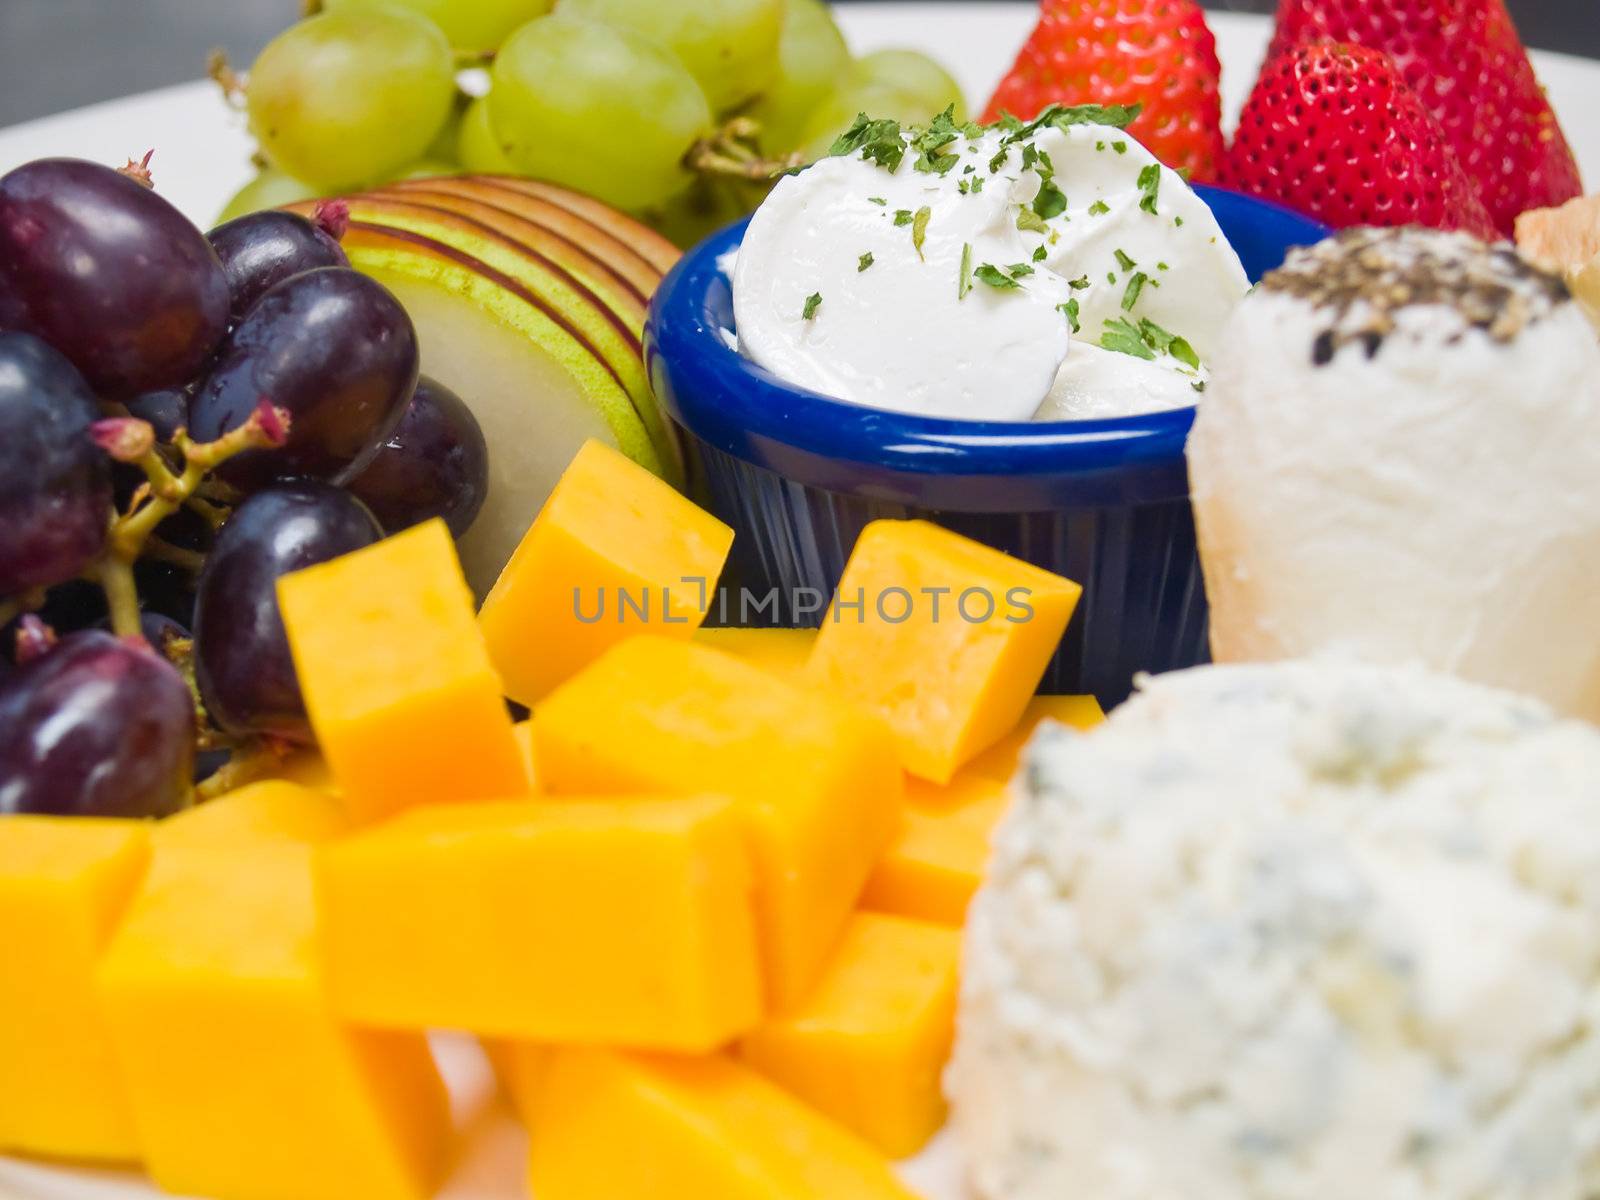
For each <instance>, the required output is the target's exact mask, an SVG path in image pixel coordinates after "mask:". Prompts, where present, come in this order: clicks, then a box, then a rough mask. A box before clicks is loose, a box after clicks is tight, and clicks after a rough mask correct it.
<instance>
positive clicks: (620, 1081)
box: [528, 1049, 916, 1200]
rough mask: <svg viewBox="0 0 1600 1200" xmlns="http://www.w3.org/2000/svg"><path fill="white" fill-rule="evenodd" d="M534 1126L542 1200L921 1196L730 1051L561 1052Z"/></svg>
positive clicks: (885, 1199) (550, 1069)
mask: <svg viewBox="0 0 1600 1200" xmlns="http://www.w3.org/2000/svg"><path fill="white" fill-rule="evenodd" d="M528 1131H529V1135H530V1139H531V1150H530V1156H529V1164H530V1170H529V1177H530V1180H531V1183H532V1191H533V1195H534V1196H536V1197H537V1198H538V1200H916V1196H915V1194H914V1193H913V1192H911V1191H910V1190H909V1189H907V1188H906V1187H904V1186H903V1185H902V1184H900V1183H899V1182H898V1181H897V1180H896V1179H895V1176H894V1172H893V1171H892V1169H891V1168H890V1166H889V1162H888V1160H887V1159H885V1158H884V1157H883V1156H882V1155H881V1154H879V1153H878V1152H877V1151H876V1150H874V1149H873V1148H872V1147H871V1146H869V1145H868V1144H867V1143H866V1142H864V1141H862V1140H861V1139H860V1138H858V1137H856V1136H855V1135H854V1134H852V1133H850V1132H849V1131H848V1130H846V1129H844V1128H842V1127H841V1126H839V1125H836V1124H835V1123H834V1122H832V1121H830V1120H828V1119H827V1118H826V1117H824V1116H821V1115H819V1114H818V1113H816V1112H815V1111H813V1110H812V1109H811V1108H809V1107H807V1106H806V1105H805V1104H804V1103H802V1102H801V1101H799V1100H797V1099H795V1098H794V1097H792V1096H790V1095H789V1094H788V1093H787V1092H785V1091H784V1090H783V1089H781V1088H779V1087H778V1086H777V1085H776V1084H773V1083H771V1082H769V1081H768V1080H766V1079H764V1078H763V1077H762V1076H761V1075H760V1074H758V1073H757V1072H755V1071H753V1070H751V1069H750V1068H749V1067H747V1066H744V1065H743V1064H741V1063H738V1062H735V1061H733V1060H732V1059H729V1058H726V1057H723V1056H720V1055H717V1056H712V1057H707V1058H658V1057H650V1056H644V1055H630V1054H625V1053H621V1052H618V1051H614V1050H603V1049H564V1050H556V1051H555V1052H554V1053H553V1054H552V1055H551V1060H550V1062H549V1064H548V1065H547V1066H546V1068H545V1072H544V1077H543V1079H542V1081H541V1085H540V1087H539V1090H538V1097H537V1101H536V1103H535V1105H534V1111H533V1112H532V1113H531V1114H530V1116H529V1119H528Z"/></svg>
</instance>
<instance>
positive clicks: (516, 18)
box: [323, 0, 555, 51]
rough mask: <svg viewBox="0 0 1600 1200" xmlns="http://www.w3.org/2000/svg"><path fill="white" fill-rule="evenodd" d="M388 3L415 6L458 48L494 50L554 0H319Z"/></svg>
mask: <svg viewBox="0 0 1600 1200" xmlns="http://www.w3.org/2000/svg"><path fill="white" fill-rule="evenodd" d="M380 3H381V4H389V5H395V6H398V7H401V8H410V9H415V10H416V11H417V12H419V13H421V14H422V15H423V16H425V17H427V18H428V19H429V20H430V21H432V22H433V23H434V24H435V25H437V26H438V27H439V28H440V29H442V30H444V35H445V36H446V37H447V38H449V39H450V44H451V45H452V46H455V47H456V48H457V49H460V50H468V51H486V50H497V49H499V47H500V43H501V42H503V41H505V40H506V38H508V37H510V36H511V34H512V33H513V32H515V31H516V30H517V28H518V27H520V26H522V25H526V24H527V23H528V22H529V21H531V20H533V19H534V18H535V17H542V16H544V14H545V13H547V12H549V11H550V9H551V7H552V5H554V3H555V0H323V5H324V7H326V8H329V9H335V10H337V9H341V8H355V7H358V6H361V5H366V6H369V7H370V6H372V5H373V4H380Z"/></svg>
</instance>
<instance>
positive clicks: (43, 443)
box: [0, 159, 488, 817]
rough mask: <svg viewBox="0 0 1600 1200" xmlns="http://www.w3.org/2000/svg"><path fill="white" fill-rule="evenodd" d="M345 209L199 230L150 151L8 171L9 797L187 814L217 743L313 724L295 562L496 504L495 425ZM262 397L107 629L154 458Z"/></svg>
mask: <svg viewBox="0 0 1600 1200" xmlns="http://www.w3.org/2000/svg"><path fill="white" fill-rule="evenodd" d="M141 176H142V177H141ZM344 226H345V211H344V209H343V206H341V205H338V204H336V203H335V204H332V205H329V206H326V207H325V208H324V209H322V210H319V212H318V214H317V216H316V218H315V219H312V220H308V219H306V218H304V217H300V216H296V215H293V214H290V213H284V212H264V213H257V214H253V215H251V216H247V217H241V218H239V219H238V220H235V221H230V222H229V223H227V224H225V225H223V226H221V227H219V228H217V229H215V230H213V231H212V232H211V233H210V234H209V235H206V234H202V233H201V232H200V231H199V230H197V229H196V228H195V227H194V226H192V225H191V224H190V223H189V222H188V221H187V220H186V219H185V218H184V217H183V216H182V214H180V213H179V212H178V210H177V209H175V208H173V207H172V206H171V205H170V204H168V203H167V202H166V201H165V200H163V199H162V198H161V197H160V196H159V195H157V194H156V192H155V191H153V190H152V189H151V188H150V187H149V181H148V176H147V175H143V173H142V172H141V171H140V170H139V169H138V168H135V167H133V166H132V164H130V168H129V169H125V170H124V171H115V170H111V169H110V168H107V167H103V166H99V165H96V164H93V163H88V162H82V161H77V160H69V159H43V160H40V161H37V162H33V163H29V164H27V165H25V166H23V167H19V168H17V169H16V170H15V171H12V172H11V173H10V174H8V175H6V176H4V177H3V178H0V606H3V608H4V611H5V613H6V615H7V616H9V617H13V618H14V619H12V620H11V621H10V623H9V625H7V626H6V627H5V629H4V632H3V635H0V643H3V644H0V814H5V813H18V812H43V813H57V814H81V815H92V816H138V817H160V816H165V815H168V814H170V813H172V812H175V811H177V810H179V809H181V808H183V807H185V806H187V805H188V804H189V803H190V802H191V800H192V797H193V794H194V785H195V782H196V767H195V764H196V762H197V760H198V761H201V762H204V763H208V764H210V765H212V766H214V765H215V761H216V759H217V755H216V754H215V753H210V754H198V755H197V749H200V748H206V747H211V746H214V745H220V746H223V747H230V746H231V747H250V746H258V745H260V744H262V743H263V742H270V743H271V744H273V745H278V746H281V745H283V744H285V743H289V744H293V743H310V742H311V740H312V738H311V732H310V728H309V725H308V723H307V720H306V713H305V705H304V702H303V700H302V698H301V695H300V688H299V685H298V682H297V680H296V678H295V669H294V663H293V661H292V659H291V657H290V653H289V646H288V641H287V638H286V637H285V633H284V628H283V622H282V619H281V617H280V615H279V612H278V605H277V598H276V585H277V581H278V579H279V578H280V577H281V576H282V575H284V574H286V573H287V572H290V571H294V570H298V569H300V568H302V567H306V566H310V565H312V564H314V563H318V562H323V561H326V560H328V559H331V558H334V557H337V556H338V555H341V554H345V553H348V552H350V551H352V550H356V549H359V548H361V547H362V546H366V545H369V544H371V543H372V542H374V541H377V540H378V539H380V538H382V537H384V536H385V534H386V533H395V532H398V531H399V530H401V529H403V528H406V527H408V526H410V525H413V524H415V523H417V522H419V521H422V520H427V519H429V518H432V517H443V518H445V520H446V521H447V522H448V523H449V525H450V527H451V530H452V532H454V533H455V534H456V535H457V536H460V534H461V533H463V532H464V531H465V530H466V528H467V526H469V525H470V524H471V523H472V520H473V518H474V517H475V516H476V515H477V512H478V509H479V508H480V507H481V506H482V503H483V500H484V496H485V493H486V490H487V486H488V458H487V449H486V447H485V445H484V439H483V434H482V432H481V430H480V429H479V428H478V425H477V422H476V421H475V420H474V419H473V417H472V414H471V412H470V411H469V410H468V408H467V406H466V405H465V404H464V403H463V402H462V401H461V400H460V398H459V397H457V396H455V395H454V394H453V393H451V392H450V391H448V390H447V389H445V388H443V387H442V386H440V385H439V384H437V383H434V382H432V381H430V380H428V379H426V378H420V377H419V375H418V347H417V337H416V331H415V329H414V328H413V326H412V324H411V320H410V318H409V317H408V316H407V315H406V312H405V310H404V309H403V308H402V307H401V305H400V304H399V302H398V301H397V300H396V299H395V298H394V297H393V296H392V295H391V294H390V293H389V292H388V291H387V290H386V289H385V288H383V287H382V286H381V285H380V284H378V283H377V282H375V281H373V280H372V279H369V278H368V277H366V276H364V275H361V274H359V273H357V272H356V271H354V270H352V269H351V268H350V264H349V261H348V259H347V258H346V256H345V253H344V251H343V249H342V248H341V246H340V240H339V239H340V238H341V237H342V236H343V233H344ZM264 404H265V406H266V407H263V405H264ZM263 412H264V413H267V414H275V415H274V417H273V420H274V423H275V425H274V427H275V435H274V436H273V437H272V438H271V439H270V440H269V441H258V442H255V443H251V444H250V446H249V448H245V449H243V450H242V452H237V453H235V452H233V450H232V449H230V451H229V455H228V456H227V457H226V458H225V459H224V458H223V457H222V456H221V455H218V465H217V466H216V468H215V471H214V473H213V476H212V477H211V478H209V479H208V480H206V481H205V482H204V483H203V484H202V485H201V489H202V490H201V492H199V493H196V494H194V495H192V496H191V495H188V494H184V495H183V496H182V502H183V506H182V507H177V508H176V509H175V511H172V512H171V513H170V514H168V515H166V516H165V517H164V519H162V520H161V521H160V523H159V524H158V525H156V526H155V528H154V533H153V534H152V535H150V536H149V538H148V542H147V543H142V544H143V545H144V546H145V549H144V551H143V553H142V554H141V556H140V558H139V561H138V562H137V563H136V564H135V565H134V568H133V575H132V578H133V580H134V588H135V591H136V593H137V596H136V600H137V603H138V605H139V606H140V608H141V609H142V612H141V613H140V614H139V624H140V626H141V633H140V635H139V636H126V637H118V636H115V635H113V633H111V632H109V629H108V626H109V625H110V622H111V615H112V614H113V613H114V612H115V611H116V609H117V597H116V596H115V595H111V594H112V593H115V592H116V591H117V589H116V588H115V587H113V586H112V585H111V584H110V583H105V586H104V587H102V583H103V582H104V581H106V580H107V579H109V578H110V575H109V573H108V572H106V571H105V570H104V565H105V563H106V562H107V561H108V556H111V555H113V554H116V553H119V552H121V553H126V552H127V547H126V542H125V540H124V541H119V538H122V537H124V536H125V535H127V534H128V533H129V530H130V529H131V527H132V526H134V525H137V524H138V522H137V521H136V520H135V518H136V516H137V514H138V513H139V511H140V509H141V506H142V505H145V504H148V503H149V502H150V494H151V482H150V481H151V480H152V479H157V478H163V477H165V476H163V475H162V474H161V470H170V472H171V473H172V474H171V477H177V476H179V475H181V473H182V472H183V471H184V469H185V453H186V451H185V448H192V447H194V446H201V447H205V446H222V445H230V446H231V443H228V442H226V441H225V440H224V439H227V438H228V437H229V435H230V434H236V433H237V431H239V430H240V429H241V427H242V426H244V425H245V424H246V423H247V422H251V421H252V419H255V420H260V419H261V417H260V414H261V413H263ZM142 423H147V426H148V428H146V424H142ZM151 455H154V456H157V458H158V459H159V462H158V463H157V469H156V473H155V474H152V473H151V470H150V469H147V465H148V463H149V461H150V460H149V458H148V456H151ZM174 503H176V502H174ZM169 507H170V505H169ZM161 515H162V514H161V511H156V512H155V513H154V514H153V516H152V520H154V517H159V516H161ZM145 524H149V522H146V523H145ZM108 595H109V596H110V599H108ZM122 600H123V601H124V602H126V600H127V597H126V596H125V595H124V596H123V597H122ZM19 614H21V615H19ZM124 615H125V616H126V614H124ZM130 623H131V618H127V619H125V620H124V621H123V622H122V623H121V624H122V627H123V631H124V632H127V629H126V626H127V625H128V624H130ZM186 662H187V663H191V664H192V668H193V677H194V680H195V683H196V688H195V689H194V690H191V688H190V685H189V683H188V682H187V680H186V678H185V673H184V672H183V671H182V670H181V669H180V665H179V664H181V663H186ZM195 691H198V694H199V700H200V703H199V704H198V705H197V704H196V702H195V698H194V692H195Z"/></svg>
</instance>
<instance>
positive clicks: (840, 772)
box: [534, 638, 903, 1007]
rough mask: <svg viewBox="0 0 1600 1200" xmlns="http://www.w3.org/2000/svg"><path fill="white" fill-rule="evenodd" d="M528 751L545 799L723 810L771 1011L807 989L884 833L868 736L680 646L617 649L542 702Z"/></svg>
mask: <svg viewBox="0 0 1600 1200" xmlns="http://www.w3.org/2000/svg"><path fill="white" fill-rule="evenodd" d="M534 740H535V744H536V747H537V757H538V760H539V774H540V781H541V783H542V784H543V786H544V787H545V788H546V789H547V790H548V791H549V792H551V793H552V794H573V793H577V794H582V793H584V792H606V791H649V792H666V793H676V794H690V793H695V792H715V793H719V794H726V795H730V796H733V797H735V798H736V799H737V801H738V804H739V809H740V812H741V814H742V815H743V816H744V818H745V821H746V824H747V826H748V828H749V831H750V838H751V844H752V846H753V848H754V853H753V858H754V863H755V869H756V912H757V918H758V921H759V925H760V929H761V937H762V942H763V950H764V958H765V963H766V980H767V997H768V1000H769V1002H770V1003H772V1004H775V1005H778V1006H780V1007H781V1006H784V1005H788V1004H791V1003H794V1002H795V1001H797V1000H799V999H800V998H801V997H802V996H804V994H805V993H806V991H807V990H808V989H809V988H810V986H811V984H812V983H813V982H814V981H815V979H816V977H817V974H818V972H819V971H820V970H821V969H822V965H823V963H824V962H825V961H826V960H827V957H828V954H829V953H830V952H831V951H832V949H833V946H834V943H835V942H836V941H837V940H838V938H839V935H840V933H841V932H842V931H843V930H844V925H845V921H846V920H847V919H848V917H849V915H850V912H851V911H852V909H853V908H854V907H855V904H856V901H857V899H859V897H860V895H861V889H862V887H863V886H864V885H865V884H866V881H867V876H868V874H869V873H870V872H871V870H872V866H873V864H874V863H875V862H876V861H877V860H878V858H879V857H880V856H881V854H882V853H883V850H884V848H885V847H886V846H887V845H888V843H889V840H890V838H891V837H893V835H894V832H895V830H896V829H897V828H898V826H899V819H900V810H901V793H902V789H903V784H902V778H901V773H900V769H899V767H898V765H897V764H896V762H895V759H894V750H893V746H892V745H891V744H890V742H889V738H888V735H887V733H886V731H884V730H883V728H882V727H881V725H879V723H878V722H877V721H875V720H873V719H872V718H871V717H870V716H869V715H867V714H864V713H861V712H858V711H855V710H853V709H851V708H850V707H849V706H848V705H845V704H841V703H839V702H838V701H837V700H836V699H835V698H833V697H830V696H827V695H825V694H823V693H821V692H815V691H807V690H805V689H802V688H799V687H795V686H792V685H790V684H787V683H785V682H783V681H782V680H780V679H778V678H777V677H776V676H774V675H770V674H768V673H766V672H764V671H761V670H758V669H757V668H755V667H752V666H749V665H748V664H746V663H742V662H740V661H739V660H738V659H736V658H733V657H731V656H729V655H726V654H723V653H721V652H719V651H716V650H711V649H709V648H707V647H705V646H699V645H695V644H693V643H685V642H677V641H668V640H665V639H662V638H635V639H634V640H632V641H629V642H624V643H623V644H622V645H620V646H618V647H616V648H615V649H613V650H611V651H610V652H609V653H607V654H606V655H605V656H604V657H603V658H601V659H600V660H599V661H598V662H597V663H595V664H594V665H593V666H592V667H590V668H589V669H588V670H586V671H584V672H582V673H581V674H579V675H577V676H576V677H574V678H573V679H572V680H570V681H569V682H568V683H566V684H565V685H564V686H562V687H560V688H558V689H556V691H555V692H553V693H551V695H550V698H549V699H548V700H546V701H545V703H544V704H543V705H541V706H540V708H539V719H538V721H537V722H535V725H534Z"/></svg>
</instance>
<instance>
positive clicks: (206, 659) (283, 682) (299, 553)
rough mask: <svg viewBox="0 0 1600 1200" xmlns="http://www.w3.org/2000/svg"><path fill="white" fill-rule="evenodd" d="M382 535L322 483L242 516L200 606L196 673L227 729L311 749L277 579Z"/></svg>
mask: <svg viewBox="0 0 1600 1200" xmlns="http://www.w3.org/2000/svg"><path fill="white" fill-rule="evenodd" d="M382 536H383V530H382V529H381V528H380V527H379V525H378V522H377V520H376V518H374V517H373V515H372V514H371V513H370V512H369V511H367V507H366V505H364V504H362V503H361V501H359V500H357V499H356V498H355V497H354V496H352V495H350V493H348V492H345V491H341V490H340V489H339V488H336V487H333V486H332V485H331V484H326V483H318V482H316V481H314V480H291V481H287V482H284V483H278V484H274V485H273V486H271V487H268V488H266V489H264V490H263V491H260V492H257V493H256V494H255V495H253V496H251V497H250V498H249V499H248V500H246V501H245V502H244V503H243V504H241V505H240V506H239V507H238V508H237V509H235V510H234V513H233V516H232V517H230V518H229V519H228V523H227V524H226V525H224V526H223V527H222V529H221V531H220V532H219V533H218V534H217V541H216V545H215V546H214V547H213V548H212V551H211V554H210V557H208V558H207V559H206V566H205V570H204V571H202V572H201V574H200V588H199V595H198V601H197V603H196V605H195V622H194V632H195V674H196V677H197V679H198V681H199V684H200V696H201V699H202V700H204V701H205V706H206V711H207V712H208V713H210V714H211V719H212V720H213V721H215V722H216V724H217V725H218V726H219V727H220V728H222V729H225V730H227V731H228V732H229V733H235V734H250V733H271V734H275V735H276V736H279V737H284V738H289V739H291V740H294V741H303V742H309V741H311V740H312V737H311V727H310V724H309V723H308V722H307V720H306V709H305V701H304V700H303V699H302V698H301V695H300V682H299V680H298V679H297V678H296V676H295V670H294V660H293V658H291V657H290V654H289V639H288V636H287V635H286V634H285V633H284V629H283V617H282V616H281V615H280V614H279V612H278V592H277V587H278V580H279V578H280V577H282V576H284V575H287V574H288V573H289V572H291V571H298V570H299V569H300V568H302V567H309V566H312V565H314V564H316V563H321V562H327V561H328V560H329V559H332V558H337V557H339V556H340V555H341V554H348V553H349V552H350V551H352V550H359V549H361V548H362V547H363V546H370V545H371V544H372V543H373V542H376V541H377V540H378V539H379V538H381V537H382Z"/></svg>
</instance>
